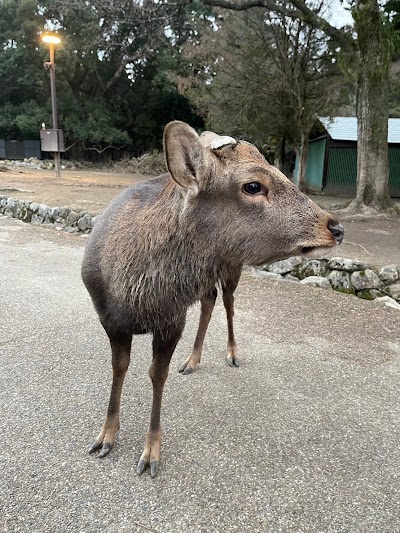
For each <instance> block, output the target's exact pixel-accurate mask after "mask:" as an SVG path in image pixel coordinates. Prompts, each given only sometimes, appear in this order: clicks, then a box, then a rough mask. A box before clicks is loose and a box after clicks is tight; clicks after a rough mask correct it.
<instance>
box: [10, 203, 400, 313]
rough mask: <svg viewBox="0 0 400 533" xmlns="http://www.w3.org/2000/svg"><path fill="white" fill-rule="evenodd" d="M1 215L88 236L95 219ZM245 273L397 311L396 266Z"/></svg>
mask: <svg viewBox="0 0 400 533" xmlns="http://www.w3.org/2000/svg"><path fill="white" fill-rule="evenodd" d="M0 214H1V215H4V216H9V217H13V218H17V219H19V220H22V221H23V222H30V223H32V224H49V225H50V224H51V225H53V226H54V227H55V228H56V229H58V230H63V231H66V232H68V233H90V231H91V230H92V228H93V226H94V224H95V221H96V217H93V216H92V215H91V214H90V213H87V212H85V211H79V212H78V211H72V210H71V209H68V208H66V207H49V206H48V205H46V204H38V203H36V202H26V201H24V200H15V199H13V198H7V197H5V196H0ZM248 270H250V271H251V272H253V274H254V275H255V276H257V277H268V278H270V279H275V280H282V281H292V282H299V283H302V284H304V285H312V286H314V287H322V288H324V289H333V290H336V291H339V292H343V293H346V294H353V295H355V296H358V297H359V298H364V299H366V300H378V301H381V302H382V303H385V304H387V305H389V306H391V307H395V308H396V309H400V268H399V267H398V266H396V265H387V266H385V267H383V268H381V269H379V270H378V269H375V268H373V267H371V266H370V265H368V264H367V263H364V262H362V261H357V260H354V259H345V258H342V257H333V258H331V259H309V260H307V259H305V258H304V257H290V258H289V259H285V260H284V261H277V262H275V263H272V264H269V265H264V266H263V267H261V268H257V269H256V268H253V267H250V268H249V269H248Z"/></svg>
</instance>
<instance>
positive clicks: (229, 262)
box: [82, 121, 344, 478]
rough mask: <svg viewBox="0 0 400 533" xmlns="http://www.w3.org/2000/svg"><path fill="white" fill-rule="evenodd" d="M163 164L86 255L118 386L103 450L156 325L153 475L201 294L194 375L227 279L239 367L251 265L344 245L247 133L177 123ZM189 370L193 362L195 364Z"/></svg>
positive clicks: (148, 445)
mask: <svg viewBox="0 0 400 533" xmlns="http://www.w3.org/2000/svg"><path fill="white" fill-rule="evenodd" d="M163 145H164V155H165V160H166V166H167V169H168V173H167V174H163V175H161V176H158V177H156V178H152V179H149V180H148V181H145V182H142V183H139V184H135V185H133V186H131V187H129V188H127V189H126V190H125V191H123V192H122V193H121V194H120V195H119V196H117V197H116V198H115V199H114V200H113V201H112V202H111V204H110V206H109V207H108V208H106V210H105V211H104V212H103V214H102V215H100V217H99V219H98V220H97V221H96V224H95V225H94V228H93V230H92V232H91V234H90V237H89V239H88V242H87V245H86V249H85V253H84V258H83V262H82V278H83V282H84V284H85V286H86V288H87V290H88V292H89V294H90V296H91V299H92V301H93V304H94V307H95V309H96V311H97V314H98V316H99V319H100V322H101V324H102V326H103V328H104V330H105V332H106V334H107V336H108V338H109V341H110V346H111V360H112V386H111V393H110V399H109V405H108V410H107V414H106V417H105V421H104V423H103V426H102V428H101V430H100V433H99V434H98V435H97V437H96V438H95V440H94V442H93V444H92V445H91V446H90V448H89V453H93V452H95V451H99V454H98V456H99V457H105V456H106V455H107V454H108V453H109V452H110V450H111V449H112V448H113V446H114V443H115V439H116V434H117V432H118V430H119V426H120V402H121V390H122V386H123V382H124V377H125V374H126V371H127V369H128V366H129V362H130V354H131V345H132V339H133V335H140V334H146V333H149V334H152V336H153V337H152V352H153V353H152V362H151V365H150V368H149V377H150V379H151V382H152V387H153V399H152V406H151V414H150V423H149V427H148V430H147V432H146V436H145V443H144V449H143V453H142V454H141V456H140V459H139V461H138V464H137V467H136V472H137V474H138V475H141V474H142V473H143V472H144V471H145V470H146V469H149V470H150V476H151V477H152V478H154V477H156V476H157V473H158V471H159V464H160V448H161V438H162V433H161V425H160V412H161V404H162V395H163V389H164V385H165V382H166V380H167V376H168V372H169V365H170V361H171V357H172V355H173V353H174V350H175V348H176V346H177V344H178V341H179V339H180V337H181V335H182V332H183V329H184V326H185V320H186V314H187V310H188V308H189V307H190V306H192V305H193V304H195V303H196V302H198V301H200V302H201V317H200V325H199V331H198V335H197V338H196V343H195V347H194V350H193V353H192V354H191V356H190V357H189V358H188V359H187V360H186V362H185V363H183V365H182V366H181V368H180V370H181V372H182V373H185V371H186V373H190V372H191V371H193V370H194V369H195V367H196V365H197V364H198V362H199V356H200V355H201V347H202V341H203V340H204V335H205V332H206V329H207V325H208V322H209V319H210V317H211V313H212V309H213V307H214V303H215V298H216V286H217V285H220V286H221V287H222V288H223V297H224V302H225V306H226V309H227V317H228V326H229V328H228V329H229V338H228V350H229V356H228V363H230V364H231V366H237V365H238V362H237V354H236V344H235V340H234V336H233V327H232V317H233V292H234V290H235V288H236V286H237V284H238V281H239V278H240V274H241V271H242V267H243V265H263V264H265V263H268V262H272V261H276V260H279V259H283V258H286V257H289V256H292V255H300V254H301V255H304V256H309V255H313V254H315V251H321V250H323V249H325V248H330V247H333V246H336V245H338V244H340V243H341V242H342V240H343V235H344V230H343V227H342V226H341V225H340V224H339V222H338V221H337V219H336V218H334V217H333V215H331V214H329V213H328V212H326V211H324V210H323V209H321V208H320V207H318V206H317V205H316V204H315V203H314V202H312V201H311V199H309V198H308V197H307V196H305V195H304V194H303V193H302V192H300V190H299V189H298V188H297V186H296V185H295V184H293V183H292V182H291V181H290V180H289V179H288V178H287V177H286V176H284V175H283V174H282V173H281V172H280V171H279V170H278V169H277V168H275V167H274V166H272V165H270V164H269V163H268V162H267V161H266V159H265V158H264V157H263V155H262V154H261V153H260V152H259V151H258V149H257V148H256V147H255V146H254V145H252V144H250V143H248V142H246V141H243V140H236V139H234V138H232V137H229V136H220V135H218V134H216V133H213V132H204V133H202V134H201V136H199V135H198V133H197V132H196V131H195V130H194V129H193V128H191V127H190V126H189V125H188V124H186V123H184V122H180V121H173V122H170V123H169V124H167V125H166V127H165V129H164V136H163ZM188 369H190V370H188Z"/></svg>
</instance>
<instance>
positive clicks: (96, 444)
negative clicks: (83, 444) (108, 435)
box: [88, 440, 103, 453]
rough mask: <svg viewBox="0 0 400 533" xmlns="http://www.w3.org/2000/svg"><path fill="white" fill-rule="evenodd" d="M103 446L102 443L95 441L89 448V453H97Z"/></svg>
mask: <svg viewBox="0 0 400 533" xmlns="http://www.w3.org/2000/svg"><path fill="white" fill-rule="evenodd" d="M102 446H103V441H101V442H99V441H97V440H95V441H94V443H93V444H92V445H91V446H90V448H89V450H88V451H89V453H93V452H97V450H100V448H101V447H102Z"/></svg>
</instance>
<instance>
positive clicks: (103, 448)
mask: <svg viewBox="0 0 400 533" xmlns="http://www.w3.org/2000/svg"><path fill="white" fill-rule="evenodd" d="M112 447H113V445H112V444H111V442H104V443H103V442H102V441H101V442H99V441H98V440H95V441H94V443H93V444H92V445H91V446H90V448H89V453H93V452H96V451H97V450H100V453H99V455H98V457H100V458H101V457H105V456H106V455H107V454H108V453H109V452H110V450H111V448H112ZM100 448H101V449H100Z"/></svg>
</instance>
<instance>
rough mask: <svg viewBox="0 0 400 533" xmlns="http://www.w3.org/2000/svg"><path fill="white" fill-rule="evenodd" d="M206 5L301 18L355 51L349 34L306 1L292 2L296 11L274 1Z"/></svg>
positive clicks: (208, 0)
mask: <svg viewBox="0 0 400 533" xmlns="http://www.w3.org/2000/svg"><path fill="white" fill-rule="evenodd" d="M202 1H203V3H204V4H206V5H209V6H213V7H222V8H225V9H232V10H234V11H244V10H247V9H251V8H254V7H264V8H265V9H267V10H269V11H273V12H274V13H280V14H282V15H285V16H287V17H291V18H300V19H302V20H303V21H304V22H306V23H307V24H310V25H311V26H314V27H315V28H318V29H319V30H321V31H323V32H324V33H325V34H326V35H328V36H329V37H330V38H331V39H333V40H334V41H335V42H336V43H337V44H338V45H339V46H341V47H342V48H345V49H354V47H355V43H354V40H353V38H352V36H351V34H350V33H349V32H346V31H344V30H339V29H338V28H335V26H332V25H331V24H329V22H328V21H327V20H326V19H324V18H323V17H321V16H320V15H318V13H316V12H315V11H313V10H312V9H310V8H309V7H308V6H307V5H306V3H305V2H304V0H291V4H292V5H293V6H294V8H295V9H288V8H286V7H285V6H282V5H279V4H277V3H276V2H274V1H273V0H202Z"/></svg>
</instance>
